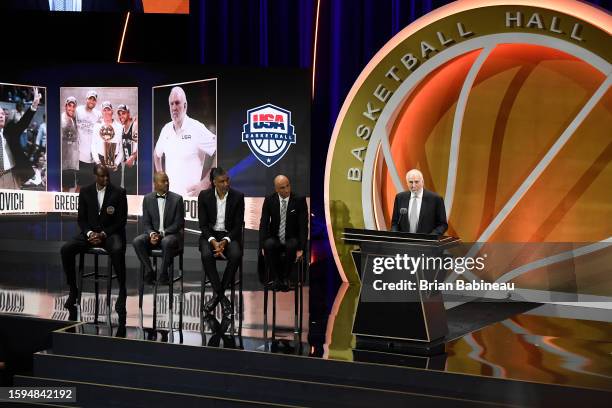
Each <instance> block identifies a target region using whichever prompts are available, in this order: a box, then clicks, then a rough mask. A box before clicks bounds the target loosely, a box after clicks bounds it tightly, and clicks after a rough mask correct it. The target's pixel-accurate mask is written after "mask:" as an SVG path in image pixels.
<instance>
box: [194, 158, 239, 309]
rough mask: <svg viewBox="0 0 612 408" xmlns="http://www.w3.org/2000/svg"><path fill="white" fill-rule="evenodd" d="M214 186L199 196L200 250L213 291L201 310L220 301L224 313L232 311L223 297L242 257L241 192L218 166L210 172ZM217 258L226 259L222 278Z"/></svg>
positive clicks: (209, 307) (211, 306)
mask: <svg viewBox="0 0 612 408" xmlns="http://www.w3.org/2000/svg"><path fill="white" fill-rule="evenodd" d="M211 177H212V181H213V187H211V188H209V189H207V190H203V191H201V192H200V194H199V195H198V216H199V222H200V230H201V231H202V234H201V235H200V252H201V255H202V265H203V266H204V272H205V273H206V276H208V279H210V282H211V284H212V287H213V290H214V291H215V294H214V295H213V297H212V299H210V300H209V301H208V302H206V305H205V306H204V312H205V313H206V314H208V313H210V312H212V311H213V309H214V308H215V306H217V304H218V303H219V302H221V306H222V308H223V314H224V315H229V314H230V313H231V312H232V305H231V303H230V301H229V299H228V298H227V297H225V289H227V288H228V287H230V285H232V284H233V283H234V274H235V273H236V270H237V269H238V265H239V263H240V262H241V258H242V245H243V243H242V242H240V241H241V239H242V224H243V222H244V194H242V193H241V192H239V191H236V190H234V189H232V188H230V179H229V175H228V174H227V173H226V172H225V170H223V169H222V168H220V167H217V168H216V169H214V170H213V172H212V175H211ZM216 258H222V259H227V260H228V262H227V267H226V268H225V272H224V273H223V281H221V279H220V278H219V273H218V272H217V264H216Z"/></svg>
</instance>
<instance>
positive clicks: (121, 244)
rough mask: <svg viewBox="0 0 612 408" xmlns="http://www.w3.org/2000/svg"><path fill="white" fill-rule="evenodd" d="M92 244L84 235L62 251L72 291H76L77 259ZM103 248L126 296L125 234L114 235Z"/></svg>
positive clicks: (69, 242) (68, 243) (75, 238)
mask: <svg viewBox="0 0 612 408" xmlns="http://www.w3.org/2000/svg"><path fill="white" fill-rule="evenodd" d="M91 247H92V246H91V244H90V243H89V242H88V241H87V238H85V237H84V236H83V235H82V234H79V235H77V236H76V237H74V238H73V239H71V240H70V241H68V242H66V243H65V244H64V245H63V246H62V249H61V254H62V265H63V267H64V273H65V274H66V280H67V281H68V285H69V286H70V289H71V290H74V289H76V287H77V284H76V268H75V264H74V262H75V258H76V256H77V255H78V254H80V253H81V252H84V251H86V250H87V249H89V248H91ZM101 247H102V248H104V249H106V252H108V254H109V256H110V257H111V262H112V264H113V269H114V270H115V273H116V274H117V280H118V281H119V289H120V294H125V293H126V291H125V234H113V235H110V236H108V237H106V239H105V240H104V241H103V242H102V245H101Z"/></svg>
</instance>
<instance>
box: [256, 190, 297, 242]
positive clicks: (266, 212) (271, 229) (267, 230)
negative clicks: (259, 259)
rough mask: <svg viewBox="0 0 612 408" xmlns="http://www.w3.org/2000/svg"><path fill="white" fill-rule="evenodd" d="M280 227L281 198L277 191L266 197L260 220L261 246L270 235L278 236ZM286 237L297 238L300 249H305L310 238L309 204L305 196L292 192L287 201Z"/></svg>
mask: <svg viewBox="0 0 612 408" xmlns="http://www.w3.org/2000/svg"><path fill="white" fill-rule="evenodd" d="M279 227H280V199H279V197H278V194H277V193H274V194H272V195H269V196H267V197H266V199H265V200H264V203H263V208H262V210H261V219H260V221H259V247H260V248H263V243H264V241H265V240H266V239H268V238H270V237H277V236H278V229H279ZM285 238H286V239H289V238H297V240H298V250H300V249H301V250H304V248H305V247H306V240H307V239H308V205H307V204H306V198H305V197H298V196H296V195H294V194H293V193H291V195H290V196H289V202H288V203H287V220H286V225H285Z"/></svg>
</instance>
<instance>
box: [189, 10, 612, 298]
mask: <svg viewBox="0 0 612 408" xmlns="http://www.w3.org/2000/svg"><path fill="white" fill-rule="evenodd" d="M448 3H451V1H446V0H320V1H317V0H228V1H222V0H198V1H194V0H192V2H191V13H192V14H191V21H192V26H191V29H190V31H191V32H192V41H193V42H194V43H193V44H191V48H192V50H194V51H196V50H197V61H196V62H198V63H201V64H213V65H225V64H232V65H233V64H237V65H252V66H262V67H269V66H292V67H300V68H312V67H313V44H314V36H315V20H316V8H317V4H318V6H319V22H318V35H317V55H316V66H315V86H314V98H313V102H312V103H313V107H312V127H311V128H312V135H311V146H312V152H311V157H312V163H311V178H310V180H311V187H310V192H311V213H312V218H311V228H312V231H311V234H312V244H311V245H312V252H313V261H314V263H313V265H312V267H311V273H324V274H326V275H327V276H328V279H329V283H330V284H331V285H330V287H334V286H335V284H337V283H338V280H339V278H338V276H337V273H333V272H334V271H335V270H336V267H335V264H334V261H333V258H332V256H331V252H330V247H329V242H328V240H327V231H326V228H325V215H324V208H323V178H324V173H325V160H326V155H327V147H328V145H329V140H330V138H331V133H332V130H333V127H334V124H335V121H336V116H337V114H338V112H339V111H340V108H341V106H342V103H343V102H344V98H345V97H346V95H347V93H348V91H349V90H350V88H351V86H352V84H353V82H354V81H355V80H356V79H357V76H358V75H359V73H360V72H361V70H362V69H363V68H364V67H365V65H366V64H367V63H368V61H369V60H370V59H371V58H372V57H373V56H374V54H375V53H376V52H377V51H378V50H379V49H380V48H381V47H382V46H383V45H384V44H385V43H386V42H387V41H388V40H390V39H391V38H392V37H393V36H394V35H395V34H396V33H398V32H399V31H400V30H401V29H403V28H404V27H406V26H407V25H408V24H410V23H411V22H412V21H414V20H416V19H418V18H419V17H421V16H423V15H424V14H427V13H428V12H430V11H432V10H434V9H436V8H438V7H441V6H443V5H445V4H448ZM589 3H591V4H594V5H597V6H599V7H601V8H603V9H605V10H608V11H610V1H609V0H595V1H590V2H589ZM334 293H335V291H333V290H331V291H330V296H333V294H334Z"/></svg>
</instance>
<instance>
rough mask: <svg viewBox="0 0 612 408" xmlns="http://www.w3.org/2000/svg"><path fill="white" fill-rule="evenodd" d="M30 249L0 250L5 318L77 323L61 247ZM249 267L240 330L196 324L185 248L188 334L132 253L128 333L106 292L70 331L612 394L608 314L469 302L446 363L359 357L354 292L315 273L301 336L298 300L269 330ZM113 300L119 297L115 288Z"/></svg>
mask: <svg viewBox="0 0 612 408" xmlns="http://www.w3.org/2000/svg"><path fill="white" fill-rule="evenodd" d="M3 243H4V244H7V241H3ZM29 244H31V245H29V247H28V249H27V250H26V251H24V250H22V249H21V248H20V246H19V245H18V244H15V243H14V242H13V243H12V244H10V245H3V246H2V249H1V250H0V256H1V257H2V258H1V259H2V271H1V275H0V276H1V279H0V312H1V313H4V314H18V315H22V316H32V317H39V318H44V319H52V320H69V319H70V318H73V319H74V316H69V314H68V311H67V310H65V309H64V308H63V303H64V300H65V298H66V295H67V290H66V288H65V286H64V278H63V274H62V272H61V268H60V264H59V244H57V243H45V244H44V245H43V244H37V243H32V242H30V243H29ZM246 258H247V259H246V260H245V270H244V292H243V299H244V313H243V316H242V321H241V322H240V321H239V320H238V315H235V316H234V319H233V320H229V319H225V320H224V319H222V318H221V317H222V316H221V314H220V309H217V310H216V314H215V316H208V317H203V316H201V315H200V279H201V266H200V260H199V253H198V252H197V250H196V249H195V248H187V250H186V253H185V282H184V299H183V302H184V303H183V314H182V326H181V327H179V320H181V319H180V318H181V316H179V314H178V309H179V307H178V305H179V304H178V301H179V300H180V294H178V293H176V292H175V297H174V298H175V305H176V306H175V313H174V315H173V316H172V317H171V318H169V316H168V308H167V303H168V294H167V289H160V293H158V295H157V305H158V310H157V316H156V319H155V321H154V318H153V315H152V310H153V293H152V287H151V286H147V287H146V288H145V296H144V302H143V308H142V310H139V308H138V295H137V279H136V271H137V269H136V268H137V260H136V258H135V257H134V255H133V252H130V250H128V259H127V264H128V300H127V311H128V314H127V319H126V324H125V326H122V325H121V326H120V325H118V323H119V320H118V318H117V315H116V314H115V313H114V311H113V312H112V313H111V315H110V321H109V319H108V310H106V306H105V295H104V293H105V291H104V290H102V293H101V294H100V299H99V301H100V313H99V319H98V322H97V323H96V322H94V305H95V300H94V296H93V293H92V292H91V291H92V288H91V287H89V288H88V287H86V288H85V291H84V294H83V303H82V309H81V310H80V311H79V314H78V316H76V317H77V319H78V321H79V322H77V323H75V324H72V325H71V326H70V327H69V328H68V329H64V330H66V331H67V332H70V333H73V334H86V335H94V336H99V337H113V338H114V339H116V340H117V341H128V342H131V341H138V342H141V341H142V342H145V343H149V342H156V343H174V344H182V345H184V346H190V347H194V348H202V347H204V348H206V349H208V348H222V349H235V350H244V352H245V353H246V352H257V353H272V354H275V355H278V354H284V355H294V356H300V357H310V358H313V359H322V360H330V361H341V362H346V363H350V362H362V363H369V364H375V365H381V366H385V367H390V366H394V367H407V368H414V369H419V370H426V371H427V372H439V373H448V374H458V375H468V376H475V377H479V378H493V379H509V380H514V381H520V382H526V383H537V384H548V385H555V386H563V387H576V388H581V389H586V390H589V389H591V390H593V391H594V392H595V391H596V390H600V391H605V392H612V325H611V323H610V322H611V321H612V313H610V310H608V309H602V308H588V307H578V306H568V305H552V304H547V305H538V304H519V303H491V302H471V303H467V304H463V305H455V307H453V308H450V309H449V310H448V320H449V330H450V333H449V336H448V338H447V340H448V341H447V344H446V349H445V352H444V353H442V354H440V355H437V356H434V357H429V358H424V357H420V356H410V355H402V354H395V353H391V352H373V351H366V350H358V349H355V338H354V336H353V335H352V333H351V329H352V323H353V317H354V314H355V308H356V305H357V301H358V295H359V288H358V287H356V286H349V285H340V284H339V283H337V282H336V280H335V279H333V277H330V276H329V274H328V273H327V272H326V271H325V270H324V269H323V270H322V269H316V268H313V269H312V270H311V271H310V274H309V276H308V281H307V285H306V286H305V287H304V316H303V320H302V324H301V333H299V332H298V333H295V331H296V330H295V327H294V323H295V322H294V297H293V292H285V293H278V297H277V317H276V324H273V323H272V318H271V317H272V306H271V304H270V308H269V316H268V321H267V324H266V322H265V321H264V316H263V289H262V286H261V284H260V283H259V282H258V279H257V276H256V272H255V261H254V258H255V257H254V253H249V251H248V250H247V256H246ZM175 290H177V289H175ZM113 294H114V296H116V294H117V288H116V287H114V288H113ZM209 295H210V291H208V295H207V296H209ZM114 296H113V298H112V304H114ZM270 302H271V296H270ZM397 324H402V322H397ZM170 327H172V329H170Z"/></svg>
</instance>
